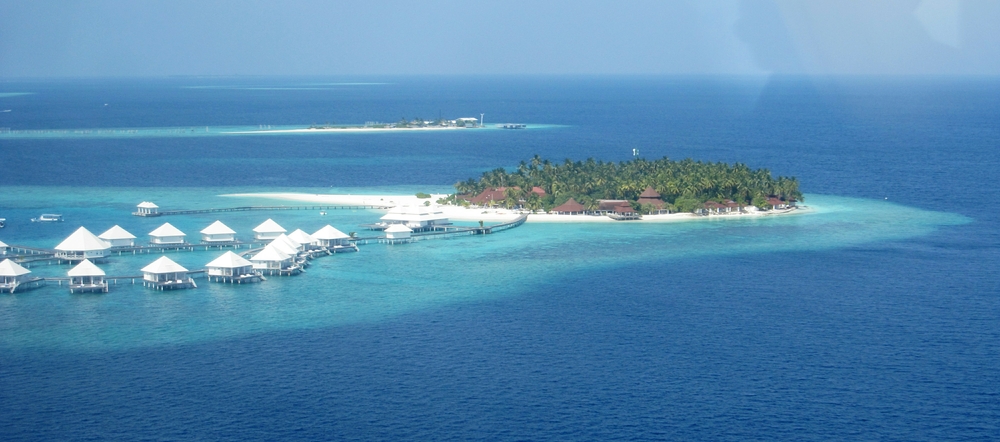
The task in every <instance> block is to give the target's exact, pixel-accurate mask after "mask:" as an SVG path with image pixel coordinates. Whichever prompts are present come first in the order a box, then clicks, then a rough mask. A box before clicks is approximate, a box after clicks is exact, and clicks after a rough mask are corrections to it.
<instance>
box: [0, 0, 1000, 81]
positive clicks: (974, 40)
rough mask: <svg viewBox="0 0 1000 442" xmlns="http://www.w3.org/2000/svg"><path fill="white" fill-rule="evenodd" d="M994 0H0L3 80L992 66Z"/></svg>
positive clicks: (905, 71) (997, 57) (949, 70)
mask: <svg viewBox="0 0 1000 442" xmlns="http://www.w3.org/2000/svg"><path fill="white" fill-rule="evenodd" d="M997 23H1000V1H996V0H884V1H883V0H809V1H792V0H692V1H684V0H675V1H666V0H661V1H644V0H635V1H628V0H620V1H591V0H574V1H563V0H553V1H545V0H536V1H520V0H510V1H466V2H455V1H440V0H424V1H421V2H404V1H378V0H369V1H352V0H343V1H319V0H286V1H281V2H275V1H254V0H245V1H209V0H200V1H192V0H172V1H155V0H149V1H119V0H90V1H76V0H59V1H52V0H32V1H18V0H0V78H38V77H43V78H44V77H149V76H165V75H303V76H306V75H308V76H336V75H469V74H471V75H483V74H487V75H511V74H513V75H524V74H527V75H536V74H543V75H552V74H555V75H565V74H568V75H605V74H612V75H622V74H625V75H632V74H638V75H662V74H669V75H673V74H682V75H690V74H723V75H731V74H736V75H767V74H808V75H838V74H852V75H853V74H860V75H926V74H930V75H941V74H973V75H1000V26H998V25H997Z"/></svg>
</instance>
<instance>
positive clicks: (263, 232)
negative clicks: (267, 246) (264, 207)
mask: <svg viewBox="0 0 1000 442" xmlns="http://www.w3.org/2000/svg"><path fill="white" fill-rule="evenodd" d="M285 232H287V230H285V228H284V227H281V226H280V225H278V223H276V222H274V220H273V219H271V218H268V219H267V221H264V222H262V223H260V225H259V226H257V227H254V228H253V236H254V238H255V239H257V240H268V239H274V238H277V237H278V235H281V234H282V233H285Z"/></svg>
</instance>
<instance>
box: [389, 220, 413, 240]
mask: <svg viewBox="0 0 1000 442" xmlns="http://www.w3.org/2000/svg"><path fill="white" fill-rule="evenodd" d="M412 233H413V229H410V228H409V227H406V226H404V225H402V224H393V225H391V226H389V228H388V229H385V239H386V240H387V241H388V242H389V243H390V244H395V243H404V242H410V241H411V240H412V237H411V234H412Z"/></svg>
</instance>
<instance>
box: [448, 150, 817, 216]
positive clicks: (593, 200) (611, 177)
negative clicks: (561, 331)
mask: <svg viewBox="0 0 1000 442" xmlns="http://www.w3.org/2000/svg"><path fill="white" fill-rule="evenodd" d="M455 190H456V193H455V194H452V195H449V196H448V197H446V198H443V199H442V200H440V201H439V203H444V204H454V205H461V206H482V207H506V208H508V209H510V208H522V209H525V210H530V211H545V212H549V213H559V214H577V213H579V214H584V213H589V214H604V215H609V216H612V217H614V216H616V215H617V216H619V217H625V218H627V217H638V216H641V214H650V215H657V214H669V213H683V212H689V213H695V214H705V215H707V214H713V213H720V214H721V213H733V212H736V213H741V212H745V211H748V210H749V211H754V212H757V211H764V210H782V209H792V208H794V207H795V204H796V203H797V202H801V201H803V196H802V192H801V191H799V182H798V180H797V179H796V178H794V177H784V176H779V177H777V178H774V177H773V176H772V175H771V172H770V171H769V170H768V169H751V168H750V167H748V166H747V165H745V164H741V163H736V164H732V165H730V164H726V163H710V162H701V161H694V160H692V159H685V160H681V161H674V160H671V159H669V158H666V157H664V158H661V159H658V160H653V161H648V160H645V159H635V160H631V161H623V162H619V163H615V162H603V161H595V160H594V159H588V160H586V161H576V162H574V161H571V160H569V159H567V160H565V161H564V162H562V163H555V162H551V161H549V160H547V159H542V158H540V157H539V156H538V155H535V156H534V157H533V158H532V159H531V160H529V161H522V162H521V163H520V165H518V167H517V169H516V170H514V171H507V170H506V169H504V168H497V169H493V170H491V171H489V172H485V173H483V174H482V175H481V176H480V177H479V179H478V180H477V179H474V178H470V179H468V180H466V181H462V182H459V183H456V184H455Z"/></svg>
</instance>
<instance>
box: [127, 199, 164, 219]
mask: <svg viewBox="0 0 1000 442" xmlns="http://www.w3.org/2000/svg"><path fill="white" fill-rule="evenodd" d="M133 215H138V216H159V215H160V206H157V205H156V204H153V203H151V202H149V201H143V202H141V203H139V205H138V206H136V211H135V213H133Z"/></svg>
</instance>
